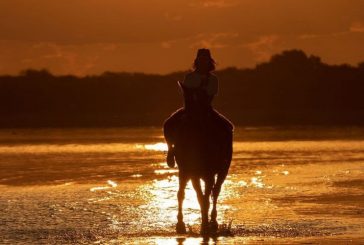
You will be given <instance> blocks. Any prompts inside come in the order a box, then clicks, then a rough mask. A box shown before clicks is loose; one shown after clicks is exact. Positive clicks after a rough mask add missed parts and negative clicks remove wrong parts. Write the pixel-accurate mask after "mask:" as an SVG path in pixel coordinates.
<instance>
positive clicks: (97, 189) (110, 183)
mask: <svg viewBox="0 0 364 245" xmlns="http://www.w3.org/2000/svg"><path fill="white" fill-rule="evenodd" d="M107 184H108V185H109V186H96V187H92V188H91V189H90V191H92V192H94V191H99V190H106V189H110V188H115V187H117V186H118V184H117V183H116V182H115V181H112V180H108V181H107Z"/></svg>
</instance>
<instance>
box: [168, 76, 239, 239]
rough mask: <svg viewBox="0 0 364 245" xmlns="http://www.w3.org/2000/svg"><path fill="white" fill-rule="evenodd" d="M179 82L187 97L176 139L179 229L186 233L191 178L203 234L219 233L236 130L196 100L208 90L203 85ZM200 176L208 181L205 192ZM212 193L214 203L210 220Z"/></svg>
mask: <svg viewBox="0 0 364 245" xmlns="http://www.w3.org/2000/svg"><path fill="white" fill-rule="evenodd" d="M179 85H180V87H181V88H182V91H183V94H184V98H185V114H184V115H183V117H182V118H181V122H180V125H179V127H178V132H177V134H176V143H175V159H176V162H177V165H178V169H179V190H178V194H177V197H178V216H177V219H178V223H177V225H176V231H177V233H186V227H185V223H184V222H183V214H182V204H183V200H184V196H185V194H184V193H185V192H184V191H185V188H186V184H187V182H188V181H189V180H191V181H192V185H193V188H194V189H195V191H196V194H197V199H198V202H199V204H200V208H201V218H202V224H201V234H208V233H216V232H217V229H218V223H217V220H216V216H217V210H216V203H217V199H218V196H219V194H220V190H221V186H222V184H223V182H224V180H225V178H226V176H227V174H228V170H229V167H230V162H231V158H232V141H233V140H232V130H231V131H228V130H226V128H225V129H224V128H222V127H221V124H220V125H219V124H218V123H216V122H215V121H214V119H213V118H212V117H211V116H209V115H210V113H211V111H210V110H213V109H212V108H206V106H205V105H206V103H201V102H194V101H196V100H194V99H193V98H194V97H201V96H203V95H204V94H205V93H204V92H203V91H201V89H199V88H186V87H184V85H183V84H181V83H179ZM207 104H208V103H207ZM200 180H203V181H204V182H205V191H204V192H203V191H202V188H201V182H200ZM210 196H211V197H212V204H213V207H212V211H211V220H210V222H209V217H208V212H209V208H210Z"/></svg>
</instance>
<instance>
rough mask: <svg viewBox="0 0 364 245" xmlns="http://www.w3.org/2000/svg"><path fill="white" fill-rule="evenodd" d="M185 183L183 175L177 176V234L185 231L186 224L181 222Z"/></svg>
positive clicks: (185, 179)
mask: <svg viewBox="0 0 364 245" xmlns="http://www.w3.org/2000/svg"><path fill="white" fill-rule="evenodd" d="M186 185H187V178H185V177H183V176H179V188H178V193H177V198H178V215H177V220H178V222H177V225H176V231H177V233H178V234H184V233H186V225H185V223H184V222H183V213H182V205H183V200H184V199H185V188H186Z"/></svg>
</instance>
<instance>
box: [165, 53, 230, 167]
mask: <svg viewBox="0 0 364 245" xmlns="http://www.w3.org/2000/svg"><path fill="white" fill-rule="evenodd" d="M215 64H216V63H215V61H214V59H213V58H212V57H211V53H210V50H209V49H204V48H203V49H199V50H198V51H197V56H196V59H195V61H194V65H193V68H194V71H192V72H190V73H188V74H187V75H186V76H185V79H184V81H183V83H182V86H183V87H186V88H196V89H200V90H202V91H203V93H204V96H203V97H204V98H205V99H204V101H205V103H207V111H208V112H209V113H208V114H209V115H211V116H212V118H213V120H214V121H216V122H217V123H218V124H219V125H221V127H223V128H224V129H225V130H226V131H227V132H228V133H229V134H231V133H232V131H233V128H234V126H233V124H232V123H231V122H230V121H229V120H228V119H226V118H225V117H224V116H223V115H221V114H220V113H219V112H217V111H216V110H214V109H213V108H212V105H211V102H212V100H213V98H214V96H215V95H216V94H217V92H218V79H217V77H216V75H215V74H213V73H212V71H214V70H215ZM185 107H186V104H185ZM185 110H186V108H180V109H178V110H177V111H176V112H174V113H173V114H172V115H171V116H170V117H169V118H168V119H167V120H166V121H165V122H164V126H163V129H164V137H165V139H166V142H167V145H168V153H167V164H168V166H169V167H174V166H175V160H174V143H175V142H174V138H175V133H176V131H177V130H178V125H179V122H180V121H181V117H182V116H183V115H184V114H185Z"/></svg>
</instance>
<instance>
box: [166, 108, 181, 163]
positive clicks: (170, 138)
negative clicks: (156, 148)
mask: <svg viewBox="0 0 364 245" xmlns="http://www.w3.org/2000/svg"><path fill="white" fill-rule="evenodd" d="M183 113H184V109H183V108H180V109H178V110H177V111H176V112H174V113H173V114H172V115H171V116H170V117H169V118H167V120H166V121H165V122H164V125H163V133H164V138H165V139H166V142H167V145H168V153H167V164H168V166H169V167H171V168H173V167H174V166H175V161H174V144H175V138H176V134H177V127H178V123H179V120H180V118H181V116H182V114H183Z"/></svg>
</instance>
